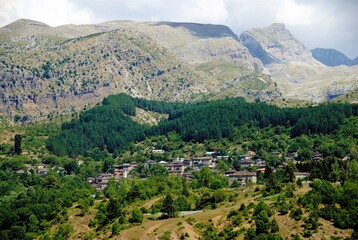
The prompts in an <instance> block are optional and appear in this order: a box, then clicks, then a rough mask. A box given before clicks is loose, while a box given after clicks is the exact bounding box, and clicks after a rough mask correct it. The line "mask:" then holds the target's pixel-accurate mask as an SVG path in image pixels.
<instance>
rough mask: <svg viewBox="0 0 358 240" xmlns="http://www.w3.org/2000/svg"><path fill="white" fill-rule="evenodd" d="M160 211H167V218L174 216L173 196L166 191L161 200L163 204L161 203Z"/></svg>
mask: <svg viewBox="0 0 358 240" xmlns="http://www.w3.org/2000/svg"><path fill="white" fill-rule="evenodd" d="M162 211H163V212H165V213H167V215H168V217H169V218H173V217H174V211H175V208H174V200H173V197H172V195H171V194H170V193H168V194H167V195H166V196H165V198H164V201H163V205H162Z"/></svg>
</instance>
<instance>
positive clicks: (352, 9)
mask: <svg viewBox="0 0 358 240" xmlns="http://www.w3.org/2000/svg"><path fill="white" fill-rule="evenodd" d="M357 13H358V0H0V26H4V25H6V24H9V23H11V22H12V21H15V20H17V19H19V18H28V19H32V20H37V21H41V22H45V23H47V24H49V25H51V26H58V25H63V24H68V23H75V24H84V23H99V22H104V21H110V20H135V21H180V22H201V23H216V24H225V25H228V26H229V27H231V28H232V29H233V30H234V32H236V33H237V34H240V33H241V32H243V31H245V30H248V29H251V28H254V27H265V26H268V25H270V24H271V23H274V22H282V23H285V24H286V26H287V28H288V29H289V30H290V31H291V32H292V33H293V34H294V35H295V36H296V37H297V38H298V39H299V40H301V41H302V42H303V43H304V44H305V45H306V47H308V48H315V47H324V48H335V49H337V50H339V51H341V52H343V53H345V54H346V55H347V56H348V57H351V58H354V57H357V56H358V44H357V43H358V17H356V16H355V15H356V14H357Z"/></svg>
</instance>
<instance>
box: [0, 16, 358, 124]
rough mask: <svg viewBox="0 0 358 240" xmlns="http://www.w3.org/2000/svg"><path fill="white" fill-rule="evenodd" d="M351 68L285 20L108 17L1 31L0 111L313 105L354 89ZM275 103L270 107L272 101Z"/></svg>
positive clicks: (33, 116)
mask: <svg viewBox="0 0 358 240" xmlns="http://www.w3.org/2000/svg"><path fill="white" fill-rule="evenodd" d="M357 75H358V71H357V69H356V67H347V68H343V67H342V66H339V67H329V68H328V67H326V66H324V65H322V64H320V63H319V62H318V61H316V60H315V59H314V58H313V57H312V56H311V52H310V51H309V50H308V49H306V48H305V46H304V45H303V44H302V43H301V42H300V41H299V40H298V39H296V38H295V37H294V36H293V35H292V34H291V33H290V32H289V30H287V29H286V27H285V25H284V24H272V25H271V26H269V27H265V28H261V29H259V28H256V29H252V30H249V31H246V32H244V33H242V34H241V35H240V36H239V37H238V36H237V35H236V34H235V33H233V31H232V30H231V29H230V28H228V27H226V26H223V25H213V24H197V23H171V22H131V21H111V22H105V23H101V24H92V25H64V26H59V27H51V26H49V25H47V24H45V23H40V22H36V21H32V20H26V19H21V20H18V21H16V22H14V23H11V24H9V25H7V26H4V27H2V28H0V86H1V90H0V95H1V100H0V115H1V116H2V118H8V119H9V120H10V121H15V122H23V123H31V122H35V121H39V120H47V119H52V118H53V117H56V116H59V117H61V116H64V115H76V114H77V113H78V112H80V111H81V110H84V109H88V108H90V107H92V106H94V105H96V104H97V103H99V102H101V101H102V99H103V98H104V97H106V96H108V95H111V94H116V93H121V92H124V93H127V94H130V95H131V96H134V97H143V98H146V99H155V100H169V101H184V102H195V101H200V100H212V99H221V98H225V97H244V98H245V99H247V100H249V101H254V100H256V101H271V100H283V99H288V100H291V99H292V100H293V101H291V102H294V100H295V99H296V100H297V99H298V100H301V99H305V100H309V101H311V102H322V101H327V100H330V99H332V98H334V97H337V96H340V95H344V94H347V93H349V92H351V91H355V90H356V89H357V82H358V81H357ZM273 102H275V101H273Z"/></svg>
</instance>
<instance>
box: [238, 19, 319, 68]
mask: <svg viewBox="0 0 358 240" xmlns="http://www.w3.org/2000/svg"><path fill="white" fill-rule="evenodd" d="M239 41H240V42H241V43H242V44H243V45H244V46H246V47H247V48H248V49H249V51H250V53H251V55H252V56H254V57H257V58H259V59H260V60H261V61H262V62H263V63H264V64H265V65H269V64H277V63H291V62H307V63H312V64H314V63H315V60H314V59H313V58H312V56H311V54H310V51H309V50H308V49H307V48H306V47H305V46H304V45H303V44H302V43H301V42H300V41H299V40H297V39H296V38H295V37H294V36H293V35H292V34H291V33H290V32H289V31H288V30H287V29H286V26H285V25H284V24H282V23H274V24H272V25H270V26H268V27H265V28H261V29H259V28H255V29H252V30H249V31H245V32H243V33H242V34H241V35H240V37H239Z"/></svg>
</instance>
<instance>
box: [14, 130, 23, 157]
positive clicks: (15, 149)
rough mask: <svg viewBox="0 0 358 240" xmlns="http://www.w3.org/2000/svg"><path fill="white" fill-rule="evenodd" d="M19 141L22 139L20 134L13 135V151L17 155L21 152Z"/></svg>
mask: <svg viewBox="0 0 358 240" xmlns="http://www.w3.org/2000/svg"><path fill="white" fill-rule="evenodd" d="M21 141H22V136H21V135H20V134H16V135H15V144H14V152H15V154H17V155H19V154H21V152H22V149H21Z"/></svg>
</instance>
